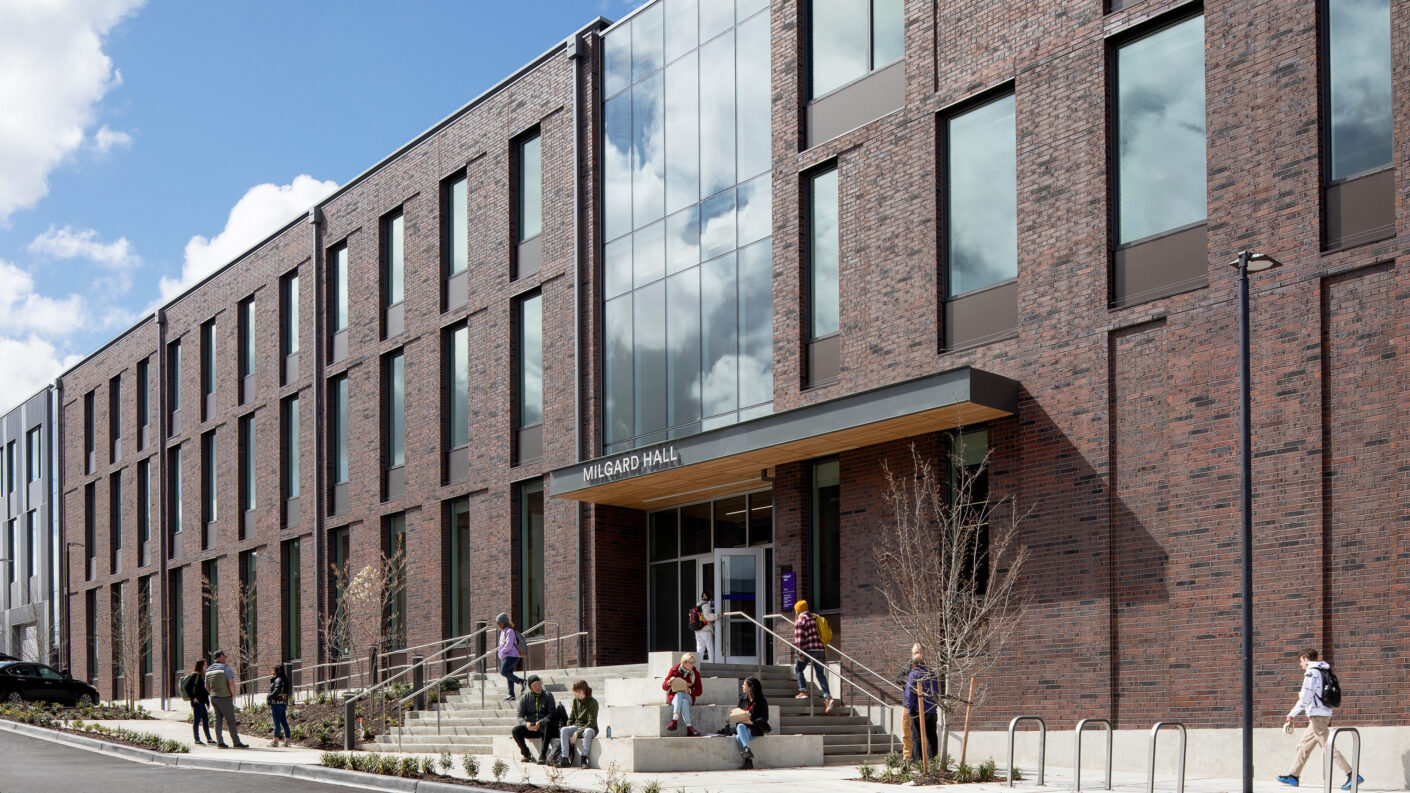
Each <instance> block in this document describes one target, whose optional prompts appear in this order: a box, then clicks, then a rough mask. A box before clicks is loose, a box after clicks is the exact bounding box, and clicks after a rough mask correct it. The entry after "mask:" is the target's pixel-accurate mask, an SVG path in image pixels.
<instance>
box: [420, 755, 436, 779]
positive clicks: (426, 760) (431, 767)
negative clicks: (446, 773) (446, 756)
mask: <svg viewBox="0 0 1410 793" xmlns="http://www.w3.org/2000/svg"><path fill="white" fill-rule="evenodd" d="M419 766H420V768H419V769H418V770H419V771H420V772H421V776H435V774H436V760H435V759H434V758H431V757H423V758H421V762H420V763H419Z"/></svg>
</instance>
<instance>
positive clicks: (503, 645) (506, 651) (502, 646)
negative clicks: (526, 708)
mask: <svg viewBox="0 0 1410 793" xmlns="http://www.w3.org/2000/svg"><path fill="white" fill-rule="evenodd" d="M494 624H495V625H497V626H498V627H499V651H498V655H499V673H500V674H501V675H504V679H505V681H506V682H508V683H509V696H507V697H505V698H504V701H505V702H513V701H514V684H515V683H518V684H519V685H521V686H522V685H525V683H524V678H522V677H520V676H518V675H516V674H514V669H515V667H517V666H518V665H519V661H520V660H521V659H522V658H523V657H524V637H523V636H522V635H521V634H520V633H519V631H517V630H515V629H514V621H513V620H511V619H509V615H508V614H505V613H504V612H500V614H499V616H497V617H495V618H494Z"/></svg>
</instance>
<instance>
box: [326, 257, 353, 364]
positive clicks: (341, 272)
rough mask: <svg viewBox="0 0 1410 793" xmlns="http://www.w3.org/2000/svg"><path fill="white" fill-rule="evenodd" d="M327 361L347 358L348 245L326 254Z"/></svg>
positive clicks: (334, 361) (333, 361)
mask: <svg viewBox="0 0 1410 793" xmlns="http://www.w3.org/2000/svg"><path fill="white" fill-rule="evenodd" d="M328 302H329V306H328V324H329V333H328V335H329V347H330V348H331V349H330V350H329V359H330V362H332V363H336V362H338V361H341V360H343V359H344V358H347V357H348V244H347V243H346V242H344V243H342V244H341V245H339V246H338V247H336V248H334V249H333V250H331V251H329V252H328Z"/></svg>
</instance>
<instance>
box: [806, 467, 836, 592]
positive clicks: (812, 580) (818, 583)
mask: <svg viewBox="0 0 1410 793" xmlns="http://www.w3.org/2000/svg"><path fill="white" fill-rule="evenodd" d="M840 485H841V475H840V466H839V465H838V461H837V460H826V461H823V462H819V463H813V499H812V512H813V531H812V540H811V542H810V543H809V545H810V546H811V557H812V575H810V576H809V577H808V578H809V589H810V590H811V592H812V598H811V602H812V603H813V607H814V608H815V609H816V610H818V611H831V610H835V609H839V608H841V607H842V600H841V597H840V594H839V593H840V592H841V590H842V497H841V487H840Z"/></svg>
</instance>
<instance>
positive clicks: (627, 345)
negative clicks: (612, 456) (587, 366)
mask: <svg viewBox="0 0 1410 793" xmlns="http://www.w3.org/2000/svg"><path fill="white" fill-rule="evenodd" d="M604 314H605V324H606V326H607V333H606V336H607V350H606V354H605V356H604V361H603V364H604V369H606V372H605V375H606V380H607V394H606V397H607V400H606V401H607V404H606V411H605V413H606V416H605V418H606V423H607V440H608V442H611V441H619V440H623V439H625V438H630V437H632V435H633V434H634V429H635V426H636V417H635V414H636V405H635V400H634V395H635V392H634V390H633V389H634V384H633V382H632V296H631V295H630V294H626V295H623V296H621V297H619V298H616V299H615V300H609V301H607V304H606V306H604Z"/></svg>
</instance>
